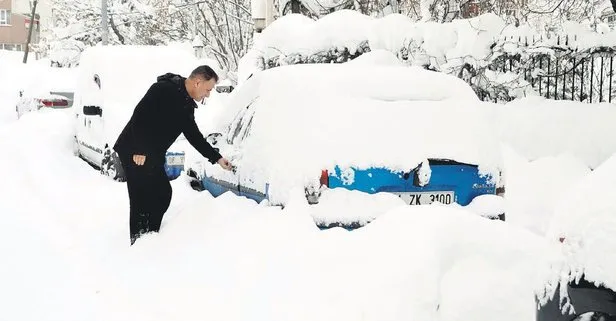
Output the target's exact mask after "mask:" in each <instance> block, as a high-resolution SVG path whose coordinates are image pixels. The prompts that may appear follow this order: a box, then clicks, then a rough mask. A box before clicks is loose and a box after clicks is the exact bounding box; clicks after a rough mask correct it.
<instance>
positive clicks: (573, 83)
mask: <svg viewBox="0 0 616 321" xmlns="http://www.w3.org/2000/svg"><path fill="white" fill-rule="evenodd" d="M572 71H573V73H572V74H571V100H572V101H575V57H573V69H572Z"/></svg>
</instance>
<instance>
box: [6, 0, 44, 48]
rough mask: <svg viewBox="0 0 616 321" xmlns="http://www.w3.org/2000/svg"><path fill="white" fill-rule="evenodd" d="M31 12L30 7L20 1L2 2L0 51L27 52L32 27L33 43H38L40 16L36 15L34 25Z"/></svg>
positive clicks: (8, 0)
mask: <svg viewBox="0 0 616 321" xmlns="http://www.w3.org/2000/svg"><path fill="white" fill-rule="evenodd" d="M26 4H29V2H27V1H26ZM29 10H30V8H29V5H28V6H24V5H23V3H19V2H18V0H0V50H2V49H4V50H16V51H23V50H25V48H26V43H27V41H28V33H29V31H30V26H31V25H33V28H34V29H33V30H32V39H31V43H33V44H36V43H38V41H39V38H40V32H41V26H40V19H39V15H38V14H37V15H35V19H34V24H32V23H31V19H30V14H31V13H30V12H28V11H29Z"/></svg>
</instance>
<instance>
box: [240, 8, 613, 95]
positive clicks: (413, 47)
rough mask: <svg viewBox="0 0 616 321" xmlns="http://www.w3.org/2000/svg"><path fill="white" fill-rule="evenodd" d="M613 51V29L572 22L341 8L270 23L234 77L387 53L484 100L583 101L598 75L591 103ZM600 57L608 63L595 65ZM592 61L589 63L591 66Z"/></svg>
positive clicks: (605, 86) (606, 90) (605, 90)
mask: <svg viewBox="0 0 616 321" xmlns="http://www.w3.org/2000/svg"><path fill="white" fill-rule="evenodd" d="M603 31H604V30H603ZM615 46H616V32H608V33H606V34H603V33H601V32H595V31H592V30H590V29H589V28H588V27H586V26H584V25H581V24H577V23H566V24H564V25H563V27H562V28H561V29H560V30H559V33H558V34H555V33H545V32H538V31H536V30H533V29H531V28H530V27H528V26H519V27H515V26H512V25H507V24H506V23H505V21H504V20H503V19H501V18H500V17H498V16H496V15H495V14H485V15H481V16H479V17H475V18H472V19H464V20H454V21H452V22H450V23H435V22H413V21H412V20H411V19H410V18H408V17H406V16H404V15H400V14H391V15H387V16H385V17H382V18H372V17H368V16H365V15H362V14H361V13H359V12H356V11H351V10H341V11H337V12H335V13H332V14H329V15H327V16H325V17H323V18H321V19H320V20H316V21H314V20H311V19H309V18H307V17H304V16H301V15H287V16H284V17H282V18H280V19H278V20H276V21H274V22H273V23H272V24H271V25H270V26H269V27H268V28H266V30H264V32H263V33H262V34H261V35H258V37H256V38H255V43H254V46H253V48H252V52H250V53H249V54H248V55H246V56H245V57H244V58H243V60H244V61H242V62H241V63H240V71H239V72H240V75H244V79H245V78H246V77H248V76H249V75H250V74H251V73H252V72H253V71H254V70H255V69H257V70H263V69H268V68H273V67H277V66H281V65H287V64H301V63H343V62H347V61H349V60H352V59H354V58H356V57H358V56H360V55H362V54H364V53H366V52H370V51H374V50H387V51H390V52H392V53H394V54H395V55H396V56H397V57H398V58H399V59H400V60H401V61H403V62H405V63H407V64H409V65H415V66H422V67H424V68H427V69H431V70H436V71H441V72H446V73H449V74H453V75H456V76H458V77H460V78H463V79H464V80H466V81H467V82H469V83H470V84H471V85H472V86H473V88H474V89H475V91H476V92H477V94H478V95H479V96H480V97H481V98H482V99H484V100H490V101H510V100H512V99H513V98H519V97H525V96H529V95H536V94H542V95H544V96H545V94H546V92H545V91H547V90H548V89H547V88H548V86H552V87H555V85H556V86H558V83H559V82H560V86H558V88H557V89H558V90H555V89H556V88H552V87H550V90H551V91H552V92H551V95H554V93H555V92H556V93H558V97H559V99H560V98H562V97H563V96H564V97H565V99H575V100H581V101H588V100H589V98H590V92H591V91H590V88H591V84H590V75H591V72H590V70H591V69H593V73H592V74H593V75H594V74H596V76H595V78H599V77H600V75H603V76H604V79H603V80H602V81H600V80H599V79H595V81H594V83H593V87H592V88H593V94H594V97H593V102H594V101H596V102H598V101H599V100H600V96H599V91H600V90H601V98H602V100H603V101H606V100H608V97H609V95H610V94H611V93H610V90H611V89H612V87H615V86H611V87H610V86H609V83H608V82H606V81H605V80H608V75H609V69H607V68H609V67H610V65H609V62H610V59H609V57H611V54H612V52H613V50H612V48H613V47H615ZM601 55H603V56H604V58H607V59H603V61H601V63H599V60H600V57H601ZM591 57H592V58H594V59H595V60H596V62H595V64H593V65H591V62H590V61H591V60H590V58H591ZM582 59H585V60H584V63H581V62H582ZM557 65H558V67H556V66H557ZM242 69H244V70H242ZM582 69H584V71H582ZM602 69H603V71H604V72H603V74H601V70H602ZM583 72H585V74H586V75H584V74H583ZM548 76H549V77H548ZM582 79H584V82H582ZM241 80H242V79H240V81H241ZM539 83H541V86H542V88H541V92H539V91H540V90H539V89H538V87H539V86H538V85H539ZM563 85H564V87H563ZM563 92H564V93H563Z"/></svg>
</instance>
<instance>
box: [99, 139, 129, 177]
mask: <svg viewBox="0 0 616 321" xmlns="http://www.w3.org/2000/svg"><path fill="white" fill-rule="evenodd" d="M101 174H103V175H105V176H109V177H111V178H112V179H113V180H114V181H118V182H125V181H126V176H125V175H124V169H123V168H122V162H121V161H120V157H119V156H118V153H116V152H115V151H111V149H110V148H109V146H105V152H104V153H103V161H102V162H101Z"/></svg>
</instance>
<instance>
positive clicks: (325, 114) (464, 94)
mask: <svg viewBox="0 0 616 321" xmlns="http://www.w3.org/2000/svg"><path fill="white" fill-rule="evenodd" d="M353 68H357V67H352V66H341V65H312V66H309V65H306V66H285V67H277V68H275V69H274V70H267V71H263V72H261V73H260V74H256V75H253V76H252V77H250V79H248V80H247V81H246V82H245V83H244V84H243V85H242V86H240V87H238V88H237V89H236V90H234V92H233V93H231V95H232V97H230V99H229V100H228V105H227V106H225V107H227V108H226V111H227V113H228V115H226V116H224V117H221V119H222V121H223V122H224V124H223V125H221V126H220V127H221V128H222V130H221V132H217V133H212V134H210V135H209V136H208V137H207V140H208V141H209V142H210V144H212V146H214V147H215V148H218V149H219V151H220V152H221V154H222V155H224V156H225V157H227V158H229V159H231V162H232V163H233V164H235V165H237V168H236V170H235V171H233V172H232V173H230V172H226V171H224V170H222V169H221V168H220V167H218V166H216V165H211V164H209V163H207V162H203V161H202V162H200V163H199V164H190V165H189V166H187V167H188V168H187V169H188V170H187V173H188V175H189V176H191V177H193V181H192V182H191V185H192V187H193V188H194V189H196V190H207V191H208V192H209V193H211V194H212V195H213V196H214V197H218V196H220V195H222V194H224V193H227V192H231V193H234V194H236V195H238V196H241V197H246V198H249V199H252V200H255V201H256V202H262V201H264V200H267V202H268V204H270V205H282V206H284V205H285V198H284V195H285V192H286V190H287V189H288V188H289V186H290V185H284V184H282V185H281V182H282V181H285V178H289V179H290V180H293V181H294V182H300V181H301V179H302V177H304V176H305V175H312V176H313V177H314V178H313V179H312V180H311V181H310V182H309V183H306V184H305V186H304V191H305V195H306V199H307V201H308V203H310V204H317V203H318V202H319V198H320V196H321V194H322V193H323V191H325V190H326V189H337V188H344V189H348V190H355V191H361V192H365V193H367V194H375V193H383V192H386V193H392V194H395V195H397V196H398V197H400V198H401V199H403V200H404V201H405V202H406V203H407V204H409V205H428V204H432V203H434V202H438V203H442V204H458V205H461V206H466V205H469V204H470V203H471V202H472V201H473V200H474V199H475V198H476V197H477V196H481V195H498V196H503V195H504V188H503V186H501V185H500V181H501V180H500V170H492V171H485V170H482V168H481V167H482V166H481V165H482V162H483V161H484V160H483V159H482V157H483V158H485V157H484V156H485V155H488V154H492V153H500V151H499V150H498V148H493V149H482V148H477V146H473V147H474V148H472V150H471V152H469V153H464V149H463V148H461V147H460V146H462V145H463V144H462V143H464V140H466V141H467V143H468V144H474V143H473V142H472V139H475V138H477V139H478V140H480V141H481V140H482V139H485V137H492V136H494V135H492V136H490V135H488V136H486V135H485V134H484V132H488V130H489V127H486V128H488V129H486V130H483V128H479V129H478V128H477V127H473V129H469V130H468V131H469V132H470V134H469V133H464V132H461V131H460V130H458V129H456V128H451V129H449V128H447V126H446V127H445V128H446V129H447V130H451V132H452V134H451V136H452V137H453V138H452V139H449V138H448V137H449V136H447V139H445V144H444V145H447V144H450V141H456V140H457V139H460V140H462V143H460V144H458V145H453V144H452V145H451V146H453V149H456V152H459V151H461V154H472V153H475V154H477V155H478V157H477V160H478V162H477V163H473V162H469V161H468V160H469V159H472V157H466V158H464V160H461V159H460V160H458V159H452V158H450V157H447V156H448V155H450V154H447V153H444V156H443V157H438V158H437V157H425V158H424V157H423V154H422V158H421V159H424V161H422V162H419V163H418V164H417V162H415V163H413V162H412V161H409V162H408V163H407V162H405V161H404V160H405V159H409V160H416V159H417V158H416V157H415V156H416V155H415V154H414V153H421V152H422V150H421V148H419V146H418V145H415V148H413V147H412V146H413V145H412V144H411V143H409V141H411V142H412V141H414V140H416V139H411V140H409V137H414V136H415V137H417V136H416V135H417V134H422V133H423V132H425V130H424V128H428V129H430V128H431V127H432V125H431V124H430V123H428V124H425V123H423V124H420V123H417V122H415V126H409V124H410V122H409V121H405V120H404V119H414V118H419V119H422V120H426V119H428V120H429V118H426V117H428V116H433V115H437V116H438V117H450V119H446V121H447V122H450V123H452V126H454V125H455V122H456V117H457V116H456V115H462V116H464V115H465V114H466V113H469V114H471V115H475V113H474V112H476V111H477V110H478V109H477V108H475V109H473V108H474V107H473V106H474V105H473V104H475V101H476V96H475V94H474V92H473V91H472V89H471V88H470V87H468V85H467V84H465V83H463V82H458V80H457V78H456V79H454V78H455V77H452V76H448V75H445V74H438V73H433V72H429V71H420V70H417V69H411V68H408V67H395V68H394V67H377V66H373V67H365V66H362V67H361V68H359V69H353ZM371 69H372V70H371ZM354 71H357V72H361V73H362V74H363V73H369V74H370V73H371V74H376V75H378V74H379V73H381V74H388V75H396V74H399V76H398V77H407V78H408V80H409V81H413V82H414V85H415V86H414V87H413V88H414V90H409V89H405V88H402V89H401V90H400V92H399V93H398V92H397V90H391V88H388V90H389V91H388V92H386V93H385V94H383V97H380V96H379V95H380V93H379V90H377V89H378V86H379V82H380V80H379V79H372V80H370V79H365V78H361V77H358V76H357V75H354ZM426 73H428V74H426ZM313 77H314V78H313ZM450 77H451V78H450ZM433 78H436V79H433ZM435 81H439V82H440V83H442V84H448V83H449V86H450V87H451V92H452V93H453V95H454V97H447V96H446V95H447V93H437V94H439V95H442V96H439V97H437V100H436V101H429V100H428V99H429V98H430V97H433V96H434V94H432V93H427V92H428V89H426V90H423V89H422V88H421V86H422V83H426V84H430V83H434V82H435ZM294 82H295V83H294ZM330 82H331V85H332V87H333V88H335V87H336V84H339V83H341V82H349V83H351V84H352V83H353V82H357V86H358V87H357V88H362V87H361V86H365V87H367V88H377V89H375V90H374V91H373V92H370V91H369V90H368V91H367V93H366V95H367V96H369V97H367V98H365V99H364V98H363V97H361V95H362V94H363V93H362V92H359V90H362V89H359V90H358V91H357V92H353V91H356V89H355V88H356V87H354V86H352V85H350V86H348V87H346V88H340V87H339V89H336V90H334V91H332V92H331V93H325V92H324V93H323V95H326V97H329V96H330V95H331V97H332V98H331V100H329V99H321V98H317V99H315V101H312V100H311V98H310V97H301V99H298V98H295V96H294V95H290V94H288V92H287V94H286V95H284V96H277V95H283V94H279V92H278V91H279V90H281V92H285V89H284V86H286V85H288V86H289V87H288V89H287V90H288V91H293V90H294V88H306V89H307V90H309V88H310V86H311V84H315V83H316V84H317V85H316V86H317V87H318V88H319V89H321V90H322V91H325V90H327V84H329V83H330ZM270 84H271V86H272V88H268V87H269V86H270ZM411 85H413V83H411ZM281 87H282V88H281ZM344 90H349V91H351V92H352V95H347V93H345V92H344ZM455 95H458V96H460V97H455ZM392 96H393V97H394V98H391V97H392ZM415 98H417V100H415ZM452 98H459V99H460V100H459V101H456V100H453V99H452ZM419 99H421V100H419ZM460 102H464V103H465V104H468V106H469V107H460V108H458V107H457V106H451V105H453V104H456V103H460ZM466 108H468V110H467V109H466ZM383 110H388V111H391V112H393V111H395V112H396V113H397V114H396V115H401V117H399V118H396V117H390V116H388V114H387V113H383V112H382V111H383ZM473 110H474V111H473ZM422 111H425V113H423V112H422ZM349 112H351V113H354V114H353V116H354V120H353V121H349V122H348V123H336V122H335V121H329V119H339V118H340V117H337V114H336V113H339V115H341V116H345V115H347V114H348V113H349ZM398 112H399V113H398ZM372 113H374V114H372ZM422 113H423V114H424V115H422ZM476 114H477V115H479V113H476ZM364 115H365V116H364ZM311 117H312V118H311ZM413 117H414V118H413ZM471 117H472V118H470V119H476V118H478V117H475V116H471ZM434 119H436V120H439V119H443V118H434ZM477 122H478V125H474V124H468V126H483V124H485V123H489V122H488V121H482V120H478V121H477ZM458 125H460V124H458ZM368 126H370V128H374V129H378V128H379V127H380V128H382V131H387V132H388V133H390V134H391V137H389V138H388V139H385V140H384V138H383V137H380V136H377V135H371V134H370V131H368V130H366V129H365V128H368ZM465 126H466V124H462V126H460V127H462V128H464V127H465ZM339 128H340V130H339V131H338V129H339ZM319 130H324V131H326V132H327V133H332V134H334V133H336V132H338V133H340V136H339V137H336V139H331V140H330V139H329V137H327V135H321V136H319V135H314V136H311V135H312V134H311V132H314V131H319ZM355 131H357V133H358V134H357V135H349V134H348V133H349V132H355ZM414 131H417V133H414ZM475 132H476V133H475ZM426 136H427V135H423V138H424V139H427V138H425V137H426ZM285 139H287V140H288V141H291V142H293V143H294V144H296V145H289V144H285ZM435 141H436V142H437V143H438V139H437V140H435ZM375 144H384V145H387V146H392V147H393V148H392V149H395V150H392V153H391V154H387V151H389V150H388V149H382V150H383V151H384V152H385V153H380V152H374V153H373V154H374V156H365V155H364V154H362V153H361V150H360V151H359V153H358V149H362V148H366V147H364V146H368V147H367V148H369V149H370V150H373V148H371V147H370V146H374V145H375ZM338 145H340V146H341V147H342V146H345V148H338ZM348 145H350V146H360V147H356V149H353V150H351V149H349V150H348V153H342V152H341V150H347V149H346V146H348ZM406 146H409V147H406ZM321 147H322V148H321ZM428 147H430V145H428ZM446 147H447V146H445V148H446ZM262 150H263V151H262ZM378 150H381V149H378ZM428 150H430V152H429V153H427V154H432V155H434V154H435V153H434V152H433V150H432V149H431V148H428ZM435 150H436V149H435ZM328 151H331V153H330V152H328ZM255 153H256V154H259V155H255ZM315 153H318V154H319V155H321V156H319V157H316V158H315V157H314V154H315ZM354 153H355V154H357V155H359V157H358V159H360V160H358V161H357V162H355V159H354V158H353V157H354V156H353V154H354ZM330 154H335V156H334V155H332V156H331V157H332V159H340V157H342V158H345V157H347V156H348V157H349V159H347V161H345V162H344V164H345V165H342V163H338V164H337V165H336V164H335V163H334V164H331V163H330V161H329V159H328V156H329V155H330ZM364 156H365V157H364ZM370 157H373V158H370ZM312 159H315V160H317V159H318V160H320V161H322V162H319V164H323V163H330V164H331V165H328V166H326V167H321V168H318V170H316V171H315V170H309V171H308V170H304V169H303V167H302V166H299V167H297V168H298V169H299V170H298V171H297V172H293V171H287V168H289V167H288V166H284V165H285V163H290V162H293V163H295V162H298V163H302V162H308V163H310V161H311V160H312ZM383 159H384V160H388V159H389V160H391V166H386V165H387V163H389V161H383ZM361 163H363V164H361ZM365 163H386V164H385V165H384V166H362V165H365ZM315 164H316V163H315ZM349 164H351V165H349ZM353 164H356V165H357V166H356V165H353ZM400 165H402V166H400ZM405 166H408V168H407V169H406V170H398V169H396V168H400V167H405ZM291 167H293V166H291ZM313 167H314V166H313ZM488 167H489V166H488ZM306 168H308V167H306ZM307 173H314V174H307ZM273 176H277V177H276V179H273V180H272V179H271V178H272V177H273ZM289 176H297V177H289ZM492 217H493V218H499V219H501V220H504V213H494V215H492ZM334 226H342V227H345V228H356V227H359V226H360V225H359V223H357V224H352V225H351V226H349V225H348V224H347V223H344V224H343V223H340V222H334V223H328V225H326V226H320V227H321V228H329V227H334Z"/></svg>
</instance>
